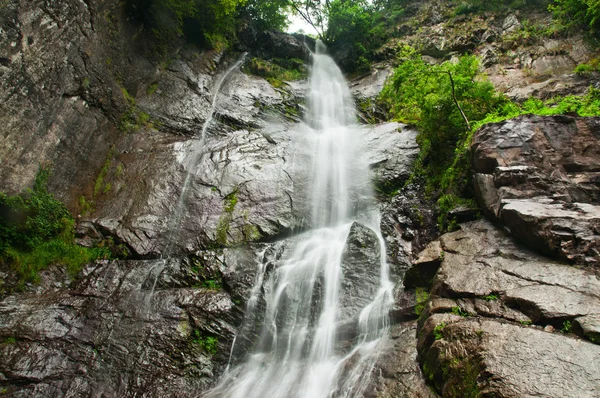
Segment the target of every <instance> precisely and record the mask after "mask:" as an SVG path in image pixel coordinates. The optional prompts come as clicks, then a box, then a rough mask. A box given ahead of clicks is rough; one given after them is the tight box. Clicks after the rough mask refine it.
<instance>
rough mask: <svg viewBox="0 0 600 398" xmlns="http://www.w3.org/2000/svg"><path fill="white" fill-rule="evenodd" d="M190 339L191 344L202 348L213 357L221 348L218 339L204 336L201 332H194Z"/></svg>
mask: <svg viewBox="0 0 600 398" xmlns="http://www.w3.org/2000/svg"><path fill="white" fill-rule="evenodd" d="M190 337H191V344H193V345H195V346H198V347H200V348H201V349H202V351H204V352H206V353H207V354H208V355H209V356H211V357H212V356H214V355H216V353H217V350H218V348H219V340H218V339H217V338H216V337H214V336H204V335H203V334H202V332H200V331H199V330H194V332H193V333H192V334H191V335H190Z"/></svg>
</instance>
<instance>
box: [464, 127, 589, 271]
mask: <svg viewBox="0 0 600 398" xmlns="http://www.w3.org/2000/svg"><path fill="white" fill-rule="evenodd" d="M472 150H473V167H474V169H475V172H476V174H475V190H476V194H477V199H478V201H479V203H480V205H481V207H482V208H483V210H484V213H485V214H486V216H487V217H488V218H490V219H492V220H495V221H498V222H501V223H502V224H503V225H505V226H506V227H507V228H508V229H509V230H510V231H511V234H513V235H514V236H515V237H516V238H518V239H519V240H520V241H522V242H523V243H525V244H526V245H528V246H531V247H533V248H535V249H537V250H539V251H541V252H542V253H546V254H548V255H552V256H558V257H560V258H562V259H564V260H567V261H570V262H573V263H577V264H583V265H587V266H591V267H596V268H597V267H598V265H600V205H599V203H600V119H598V118H592V117H587V118H584V117H573V116H546V117H542V116H527V115H525V116H520V117H518V118H515V119H512V120H507V121H505V122H501V123H492V124H488V125H486V126H484V127H482V128H481V129H479V130H478V131H477V132H476V133H475V135H474V137H473V144H472Z"/></svg>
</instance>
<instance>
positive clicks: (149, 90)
mask: <svg viewBox="0 0 600 398" xmlns="http://www.w3.org/2000/svg"><path fill="white" fill-rule="evenodd" d="M156 90H158V83H156V82H155V83H152V84H150V85H149V86H148V88H147V89H146V94H148V95H152V94H154V93H155V92H156Z"/></svg>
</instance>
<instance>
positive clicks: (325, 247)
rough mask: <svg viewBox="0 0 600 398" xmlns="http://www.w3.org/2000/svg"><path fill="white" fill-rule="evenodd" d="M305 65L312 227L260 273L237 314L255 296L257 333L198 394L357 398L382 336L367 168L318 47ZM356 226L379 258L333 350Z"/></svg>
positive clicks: (387, 297)
mask: <svg viewBox="0 0 600 398" xmlns="http://www.w3.org/2000/svg"><path fill="white" fill-rule="evenodd" d="M312 61H313V62H312V68H311V78H310V93H309V98H308V99H309V104H308V106H309V110H308V113H307V124H308V126H307V127H306V130H307V133H306V134H304V137H305V139H306V140H307V142H306V143H303V144H304V145H310V146H311V148H312V150H313V152H312V153H313V161H312V165H311V167H310V169H309V170H308V172H309V173H310V176H309V181H310V184H309V186H311V187H312V192H311V201H312V215H311V216H312V226H313V229H312V230H311V231H309V232H306V233H304V234H303V235H300V236H299V237H297V244H296V246H295V248H294V249H293V251H292V253H291V255H290V256H289V257H288V258H287V259H286V260H285V261H284V263H283V264H282V265H281V266H280V267H278V268H277V269H275V270H274V271H273V272H271V273H270V274H269V275H268V276H265V275H264V269H262V268H261V269H260V270H259V277H258V278H257V281H256V286H255V288H254V289H253V290H252V297H251V298H250V302H249V306H248V309H247V311H248V312H247V315H246V316H247V317H250V316H252V317H255V316H256V311H259V309H258V306H257V305H256V302H257V297H256V296H257V295H259V294H261V291H262V294H263V295H264V297H263V299H264V303H265V305H264V308H263V310H264V314H261V315H262V326H261V328H262V330H261V332H260V335H259V336H260V337H259V338H258V340H257V341H255V342H254V344H255V345H254V347H253V353H251V354H250V355H249V356H248V358H247V359H246V360H245V362H243V363H241V364H239V365H237V366H233V367H231V368H228V369H227V370H226V372H225V374H224V375H223V378H222V380H221V382H220V383H219V385H218V386H217V387H216V388H215V389H213V390H212V391H210V392H208V393H207V394H206V397H234V398H237V397H239V398H253V397H256V398H267V397H268V398H276V397H286V398H289V397H306V398H318V397H329V396H336V397H338V396H339V397H354V396H361V395H362V393H363V392H364V388H365V387H366V382H367V381H368V379H369V373H370V371H371V368H372V366H373V364H374V362H375V359H376V356H377V353H378V343H379V342H380V341H381V337H383V336H384V335H385V333H386V327H387V313H388V311H389V306H390V304H391V300H392V288H393V284H392V283H391V282H390V281H389V279H388V267H387V263H386V261H385V258H384V257H385V254H384V253H385V250H383V247H384V243H383V238H382V237H381V233H380V232H379V214H378V212H377V210H376V209H375V206H374V204H373V200H372V199H371V198H372V195H371V189H370V188H369V187H370V184H369V180H368V166H367V164H366V162H362V161H361V160H360V159H361V156H360V148H359V146H358V144H357V143H358V141H359V140H358V136H359V129H358V128H357V126H356V125H355V124H354V123H355V120H356V117H355V114H354V107H353V106H354V105H353V101H352V97H351V94H350V91H349V89H348V86H347V84H346V82H345V80H344V77H343V75H342V73H341V71H340V69H339V68H338V67H337V65H336V64H335V62H334V61H333V60H332V59H331V58H330V57H329V56H328V55H326V54H325V47H324V46H323V44H321V43H317V48H316V52H315V54H313V56H312ZM355 221H358V222H360V223H361V224H363V225H365V226H367V227H369V228H371V229H372V230H373V232H374V234H375V235H376V236H377V239H376V241H378V245H379V247H377V248H376V249H377V252H378V253H381V255H380V259H379V261H376V263H375V264H365V266H366V267H375V268H377V269H378V270H379V272H380V278H379V282H378V286H377V281H376V282H375V284H376V286H375V289H374V290H375V293H374V294H372V297H369V300H370V302H369V303H368V304H367V305H366V306H364V308H362V310H361V311H359V315H358V316H357V318H358V319H354V321H355V323H356V325H357V326H356V329H357V330H356V336H357V337H356V338H355V340H354V342H353V344H352V345H350V347H348V345H340V344H338V343H339V341H338V337H337V335H338V332H339V330H338V329H339V326H340V323H341V322H342V320H341V319H340V314H341V313H342V310H343V309H342V308H341V304H340V302H341V295H342V294H344V292H343V286H344V283H343V282H344V271H343V265H342V261H343V260H342V258H343V255H344V250H345V247H346V245H347V239H348V235H349V233H350V230H351V227H352V224H353V222H355ZM355 318H356V317H355ZM346 321H347V320H346Z"/></svg>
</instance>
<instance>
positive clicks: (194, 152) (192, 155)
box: [161, 53, 248, 258]
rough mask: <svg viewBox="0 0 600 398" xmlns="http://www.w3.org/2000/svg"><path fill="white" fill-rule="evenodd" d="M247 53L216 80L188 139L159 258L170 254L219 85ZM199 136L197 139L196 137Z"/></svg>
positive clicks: (202, 153) (215, 103)
mask: <svg viewBox="0 0 600 398" xmlns="http://www.w3.org/2000/svg"><path fill="white" fill-rule="evenodd" d="M247 54H248V53H243V54H242V55H241V56H240V57H239V58H238V60H237V61H236V62H234V63H233V65H231V66H230V67H229V68H227V70H226V71H225V72H223V74H222V75H221V76H220V77H219V78H218V79H217V80H216V82H215V85H214V86H213V91H214V93H213V96H212V100H211V102H210V111H209V113H208V116H207V118H206V120H205V121H204V124H203V125H202V129H201V130H200V134H196V135H195V137H194V138H195V139H194V140H190V141H189V142H190V145H189V147H188V151H187V154H186V157H185V159H182V163H184V164H185V165H186V168H187V172H186V175H185V180H184V181H183V186H182V187H181V192H180V193H179V201H178V202H177V207H176V208H175V212H174V213H173V216H172V217H171V218H170V221H169V225H168V228H167V244H166V247H165V249H164V250H163V253H162V256H161V258H168V257H170V255H171V254H172V253H171V251H172V246H173V242H174V239H176V238H177V234H178V232H179V227H180V225H181V218H182V217H183V215H184V212H185V208H186V206H185V201H186V199H187V192H188V190H189V188H190V184H191V182H192V177H193V175H194V174H195V173H196V169H197V168H198V163H200V160H201V159H202V156H203V155H204V153H205V148H204V144H205V142H206V132H207V130H208V128H209V127H210V125H211V123H212V121H213V119H214V115H215V111H216V109H217V98H218V96H219V92H220V90H221V86H222V85H223V83H224V82H225V79H226V78H227V77H228V76H229V75H230V74H231V73H232V72H233V71H234V70H236V69H237V68H239V67H240V65H241V64H242V62H244V59H245V58H246V55H247ZM198 136H199V139H198V138H197V137H198Z"/></svg>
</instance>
